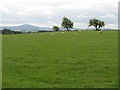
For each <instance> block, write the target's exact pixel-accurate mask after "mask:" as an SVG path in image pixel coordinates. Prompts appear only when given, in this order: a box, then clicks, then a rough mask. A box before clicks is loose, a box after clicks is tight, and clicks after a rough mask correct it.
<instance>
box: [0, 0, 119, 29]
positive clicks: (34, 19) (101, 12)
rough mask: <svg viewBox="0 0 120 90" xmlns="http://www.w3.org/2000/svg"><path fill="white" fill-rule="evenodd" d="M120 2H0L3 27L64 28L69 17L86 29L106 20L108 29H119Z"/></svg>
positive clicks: (107, 0) (94, 0)
mask: <svg viewBox="0 0 120 90" xmlns="http://www.w3.org/2000/svg"><path fill="white" fill-rule="evenodd" d="M118 1H119V0H0V16H1V19H0V20H2V21H1V25H8V26H12V25H21V24H32V25H37V26H48V27H52V26H53V25H58V26H60V25H61V19H62V18H63V17H64V16H67V17H68V18H70V19H71V20H72V21H73V22H74V27H78V28H86V27H87V26H88V21H89V19H91V18H98V19H101V20H104V21H105V23H106V27H107V28H117V27H118Z"/></svg>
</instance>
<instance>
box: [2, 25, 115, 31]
mask: <svg viewBox="0 0 120 90" xmlns="http://www.w3.org/2000/svg"><path fill="white" fill-rule="evenodd" d="M2 29H10V30H14V31H23V32H27V31H33V32H37V31H53V30H52V28H50V27H39V26H35V25H30V24H23V25H19V26H1V27H0V30H2ZM60 30H66V29H64V28H62V27H60ZM71 30H95V29H94V28H84V29H82V28H72V29H71ZM103 30H115V29H110V28H103Z"/></svg>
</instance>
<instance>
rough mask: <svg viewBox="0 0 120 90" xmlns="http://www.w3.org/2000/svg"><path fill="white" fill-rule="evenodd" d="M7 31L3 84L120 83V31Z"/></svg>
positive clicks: (73, 85) (97, 85) (82, 85)
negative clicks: (27, 32)
mask: <svg viewBox="0 0 120 90" xmlns="http://www.w3.org/2000/svg"><path fill="white" fill-rule="evenodd" d="M51 33H52V32H46V33H34V34H22V35H3V88H115V87H118V32H117V31H103V33H101V34H100V33H98V32H96V31H82V32H80V33H78V35H75V32H65V33H64V35H61V33H60V32H58V33H56V34H54V35H51Z"/></svg>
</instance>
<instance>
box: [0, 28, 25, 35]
mask: <svg viewBox="0 0 120 90" xmlns="http://www.w3.org/2000/svg"><path fill="white" fill-rule="evenodd" d="M0 33H1V34H9V35H10V34H22V33H23V32H21V31H12V30H10V29H3V30H1V31H0Z"/></svg>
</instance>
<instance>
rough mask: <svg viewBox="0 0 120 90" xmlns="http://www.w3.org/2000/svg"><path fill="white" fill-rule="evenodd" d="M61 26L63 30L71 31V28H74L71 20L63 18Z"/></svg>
mask: <svg viewBox="0 0 120 90" xmlns="http://www.w3.org/2000/svg"><path fill="white" fill-rule="evenodd" d="M61 26H62V27H63V28H66V29H67V30H68V31H69V30H70V28H73V22H72V21H71V20H70V19H68V18H67V17H64V18H62V24H61Z"/></svg>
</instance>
